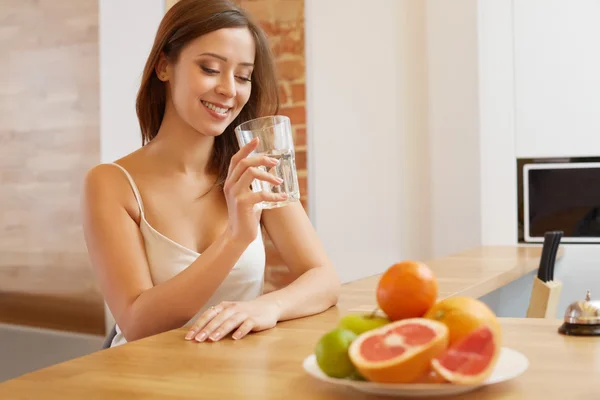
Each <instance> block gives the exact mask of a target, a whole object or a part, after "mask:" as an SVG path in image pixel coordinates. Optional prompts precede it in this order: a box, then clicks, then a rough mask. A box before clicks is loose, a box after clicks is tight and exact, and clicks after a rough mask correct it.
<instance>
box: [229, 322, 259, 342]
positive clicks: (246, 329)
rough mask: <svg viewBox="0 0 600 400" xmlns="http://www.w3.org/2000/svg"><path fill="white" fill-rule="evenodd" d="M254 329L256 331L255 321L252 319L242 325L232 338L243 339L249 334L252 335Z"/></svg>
mask: <svg viewBox="0 0 600 400" xmlns="http://www.w3.org/2000/svg"><path fill="white" fill-rule="evenodd" d="M252 329H254V321H253V320H252V319H247V320H245V321H244V323H243V324H242V325H240V327H239V328H238V329H237V331H235V333H234V334H233V336H232V337H233V338H234V339H235V340H238V339H241V338H243V337H244V336H246V335H247V334H248V333H250V331H251V330H252Z"/></svg>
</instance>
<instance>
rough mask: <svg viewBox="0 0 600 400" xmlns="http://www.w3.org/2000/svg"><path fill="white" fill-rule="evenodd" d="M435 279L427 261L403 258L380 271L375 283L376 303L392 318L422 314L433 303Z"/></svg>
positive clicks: (398, 318) (413, 316)
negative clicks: (404, 259) (379, 276)
mask: <svg viewBox="0 0 600 400" xmlns="http://www.w3.org/2000/svg"><path fill="white" fill-rule="evenodd" d="M437 295H438V283H437V280H436V277H435V275H434V274H433V272H432V271H431V269H429V267H428V266H427V265H425V264H424V263H422V262H418V261H402V262H399V263H397V264H394V265H392V266H391V267H389V268H388V269H387V271H385V272H384V273H383V275H382V276H381V278H380V279H379V282H378V284H377V291H376V297H377V304H378V305H379V308H381V310H382V311H383V312H384V313H385V314H386V315H387V316H388V318H389V319H390V320H392V321H398V320H400V319H405V318H419V317H422V316H423V315H424V314H425V313H426V312H427V310H429V308H430V307H431V306H432V305H433V304H434V303H435V301H436V299H437Z"/></svg>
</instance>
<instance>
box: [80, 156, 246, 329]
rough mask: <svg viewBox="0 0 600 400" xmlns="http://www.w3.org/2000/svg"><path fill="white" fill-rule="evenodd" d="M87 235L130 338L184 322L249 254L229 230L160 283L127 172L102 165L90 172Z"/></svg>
mask: <svg viewBox="0 0 600 400" xmlns="http://www.w3.org/2000/svg"><path fill="white" fill-rule="evenodd" d="M82 211H83V215H82V216H83V229H84V236H85V240H86V244H87V248H88V253H89V256H90V259H91V264H92V266H93V268H94V270H95V273H96V276H97V278H98V282H99V285H100V288H101V291H102V293H103V294H104V297H105V301H106V302H107V304H108V307H109V308H110V310H111V313H112V314H113V316H114V318H115V320H116V322H117V324H118V325H119V328H120V329H121V331H122V332H123V335H124V336H125V338H126V339H127V340H128V341H132V340H136V339H140V338H142V337H146V336H150V335H153V334H156V333H160V332H164V331H167V330H170V329H174V328H179V327H181V326H183V325H184V324H185V323H186V322H187V321H188V320H189V319H190V318H192V317H193V316H194V315H195V314H196V313H197V312H198V310H199V309H200V308H201V307H202V306H203V305H204V304H205V303H206V301H207V300H208V299H209V298H210V296H211V295H212V294H213V293H214V291H215V290H216V289H217V287H218V286H219V285H220V284H221V282H222V281H223V280H224V279H225V277H226V276H227V274H228V273H229V271H230V270H231V268H232V267H233V266H234V264H235V263H236V262H237V260H238V258H239V257H240V256H241V254H242V253H243V251H244V249H245V246H244V245H242V244H240V243H238V242H236V241H235V240H233V239H232V238H231V237H230V236H228V234H227V233H225V234H223V235H222V236H221V237H220V238H219V239H218V240H217V241H216V242H215V243H213V244H212V245H211V246H210V247H209V248H208V249H207V250H206V251H205V252H203V254H202V256H201V257H198V258H197V259H196V260H195V261H194V262H193V263H192V264H191V265H190V266H189V267H188V268H187V269H185V270H184V271H182V272H181V273H179V274H177V275H176V276H174V277H173V278H172V279H169V280H168V281H166V282H164V283H161V284H158V285H156V286H154V284H153V282H152V278H151V277H150V270H149V267H148V261H147V259H146V254H145V249H144V242H143V238H142V236H141V233H140V229H139V226H138V225H137V223H136V222H135V220H134V218H133V217H132V215H130V214H133V213H137V214H138V215H139V212H138V211H137V203H136V202H135V200H133V194H132V192H131V188H130V186H129V183H128V182H127V180H126V178H125V175H123V173H122V172H121V171H119V170H118V169H117V168H116V167H114V166H108V165H100V166H97V167H95V168H93V169H92V170H91V171H90V172H89V173H88V175H87V176H86V179H85V182H84V191H83V198H82Z"/></svg>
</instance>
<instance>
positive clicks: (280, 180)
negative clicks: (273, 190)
mask: <svg viewBox="0 0 600 400" xmlns="http://www.w3.org/2000/svg"><path fill="white" fill-rule="evenodd" d="M275 181H276V182H277V183H278V184H280V185H281V184H282V183H283V179H281V178H275Z"/></svg>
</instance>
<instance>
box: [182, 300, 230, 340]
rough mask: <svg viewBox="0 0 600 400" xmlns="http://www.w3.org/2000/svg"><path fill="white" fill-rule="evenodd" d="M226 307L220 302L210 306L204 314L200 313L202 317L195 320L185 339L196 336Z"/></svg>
mask: <svg viewBox="0 0 600 400" xmlns="http://www.w3.org/2000/svg"><path fill="white" fill-rule="evenodd" d="M224 308H225V307H224V305H223V304H219V305H216V306H214V307H210V308H209V309H208V310H206V311H204V312H203V313H202V315H200V317H198V319H197V320H196V321H195V322H194V324H193V325H192V327H191V328H190V330H189V331H188V332H187V334H186V335H185V339H186V340H191V339H193V338H194V336H196V334H197V333H198V332H200V330H201V329H202V328H204V327H205V326H206V324H208V323H209V322H210V321H211V320H212V319H213V318H215V317H216V316H217V315H219V313H220V312H222V311H223V309H224ZM204 339H206V337H204V338H203V339H202V340H204Z"/></svg>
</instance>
